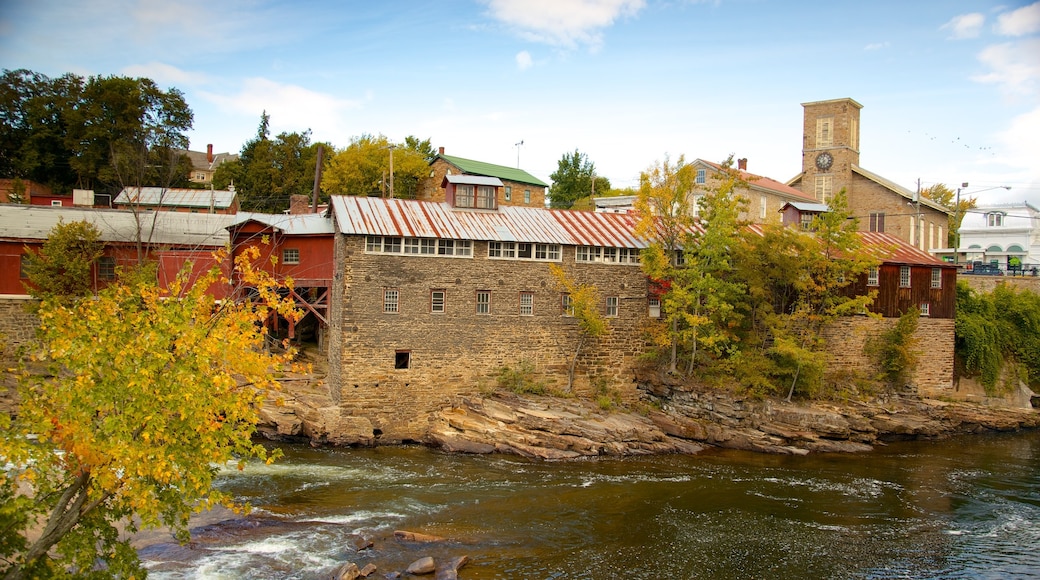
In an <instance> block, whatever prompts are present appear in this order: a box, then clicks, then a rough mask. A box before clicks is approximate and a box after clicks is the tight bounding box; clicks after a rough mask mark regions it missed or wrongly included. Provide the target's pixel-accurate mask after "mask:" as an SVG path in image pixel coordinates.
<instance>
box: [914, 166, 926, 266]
mask: <svg viewBox="0 0 1040 580" xmlns="http://www.w3.org/2000/svg"><path fill="white" fill-rule="evenodd" d="M914 201H915V202H917V222H916V224H915V225H916V228H915V229H916V230H917V235H916V236H915V238H916V239H915V240H914V241H915V243H914V245H916V246H917V247H918V249H921V250H923V249H924V244H923V243H922V242H923V241H924V234H923V232H922V231H921V230H922V229H923V228H922V227H921V178H920V177H918V178H917V195H915V196H914Z"/></svg>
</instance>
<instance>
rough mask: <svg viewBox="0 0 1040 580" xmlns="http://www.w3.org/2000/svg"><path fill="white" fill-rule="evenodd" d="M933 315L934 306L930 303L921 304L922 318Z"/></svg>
mask: <svg viewBox="0 0 1040 580" xmlns="http://www.w3.org/2000/svg"><path fill="white" fill-rule="evenodd" d="M931 315H932V305H931V303H930V302H922V303H921V316H931Z"/></svg>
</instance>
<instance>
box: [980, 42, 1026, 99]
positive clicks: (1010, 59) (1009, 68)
mask: <svg viewBox="0 0 1040 580" xmlns="http://www.w3.org/2000/svg"><path fill="white" fill-rule="evenodd" d="M1037 55H1040V38H1031V39H1028V40H1023V41H1021V42H1007V43H1003V44H994V45H992V46H988V47H986V48H985V49H984V50H983V51H982V52H981V53H979V60H980V61H981V62H982V63H983V64H984V65H986V66H987V67H989V69H990V71H991V72H989V73H987V74H984V75H979V76H975V77H972V80H974V81H978V82H981V83H993V84H998V85H1001V88H1002V89H1003V90H1004V91H1005V92H1007V93H1009V94H1013V95H1014V94H1018V95H1031V94H1035V93H1036V91H1037V90H1038V86H1037V85H1038V81H1040V58H1038V57H1037Z"/></svg>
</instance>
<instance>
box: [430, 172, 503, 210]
mask: <svg viewBox="0 0 1040 580" xmlns="http://www.w3.org/2000/svg"><path fill="white" fill-rule="evenodd" d="M441 187H443V188H444V198H445V200H446V201H447V202H448V203H449V204H450V205H451V206H452V207H458V208H474V209H498V188H499V187H502V181H501V180H499V179H498V178H497V177H484V176H482V175H445V176H444V180H443V181H442V182H441Z"/></svg>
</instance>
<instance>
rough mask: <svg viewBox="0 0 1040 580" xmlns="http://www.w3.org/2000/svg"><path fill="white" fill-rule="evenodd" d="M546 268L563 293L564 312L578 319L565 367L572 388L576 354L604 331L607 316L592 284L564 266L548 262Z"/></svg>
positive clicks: (568, 385)
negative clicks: (566, 367) (572, 349)
mask: <svg viewBox="0 0 1040 580" xmlns="http://www.w3.org/2000/svg"><path fill="white" fill-rule="evenodd" d="M549 271H550V272H551V273H552V275H553V278H555V279H556V284H557V286H558V287H559V288H560V290H562V291H563V293H564V296H565V298H564V301H565V302H564V307H565V308H566V312H565V314H566V315H567V316H571V317H573V318H574V319H575V320H577V322H578V340H577V342H575V344H574V355H573V356H572V357H571V363H570V366H569V367H568V369H567V390H568V391H570V390H572V389H573V388H574V372H575V370H576V369H577V366H578V358H579V357H580V356H581V353H582V352H583V351H584V349H585V347H586V346H587V345H588V344H589V343H590V342H592V341H594V340H596V339H597V338H599V337H600V336H602V335H603V334H605V333H606V332H607V320H606V318H604V316H603V313H602V312H601V311H600V308H601V306H602V304H603V303H602V302H601V301H600V295H599V290H598V289H597V288H596V287H595V286H594V285H592V284H581V283H579V282H577V281H576V280H575V279H574V278H572V277H571V276H569V275H568V274H567V272H565V271H564V269H563V268H561V267H560V266H557V265H556V264H549Z"/></svg>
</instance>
